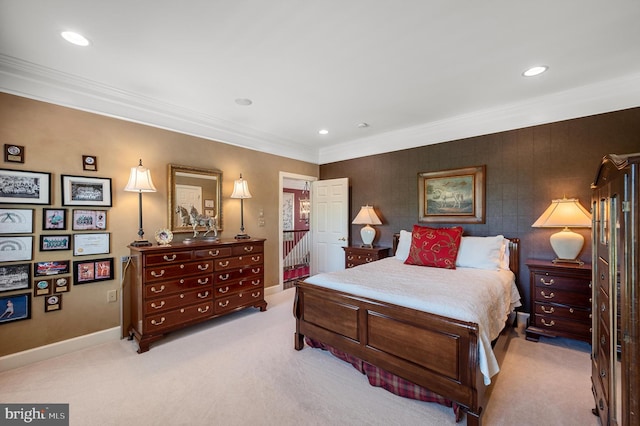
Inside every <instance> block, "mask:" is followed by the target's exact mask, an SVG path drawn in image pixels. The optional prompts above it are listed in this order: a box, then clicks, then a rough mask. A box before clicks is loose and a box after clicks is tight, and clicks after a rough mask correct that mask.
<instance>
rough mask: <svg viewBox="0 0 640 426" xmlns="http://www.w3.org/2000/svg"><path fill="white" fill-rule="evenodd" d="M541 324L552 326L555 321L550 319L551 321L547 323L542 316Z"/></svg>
mask: <svg viewBox="0 0 640 426" xmlns="http://www.w3.org/2000/svg"><path fill="white" fill-rule="evenodd" d="M542 324H544V325H546V326H547V327H553V326H554V325H556V323H555V322H554V321H553V320H551V322H550V323H549V324H547V322H546V321H545V320H544V318H542Z"/></svg>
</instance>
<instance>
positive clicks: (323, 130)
mask: <svg viewBox="0 0 640 426" xmlns="http://www.w3.org/2000/svg"><path fill="white" fill-rule="evenodd" d="M318 133H320V134H321V135H326V134H328V133H329V131H328V130H327V129H322V130H318Z"/></svg>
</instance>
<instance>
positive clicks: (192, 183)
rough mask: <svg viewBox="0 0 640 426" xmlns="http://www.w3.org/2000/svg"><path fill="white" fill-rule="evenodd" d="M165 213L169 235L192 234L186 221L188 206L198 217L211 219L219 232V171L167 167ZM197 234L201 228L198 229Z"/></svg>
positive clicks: (220, 181) (220, 197) (220, 195)
mask: <svg viewBox="0 0 640 426" xmlns="http://www.w3.org/2000/svg"><path fill="white" fill-rule="evenodd" d="M167 175H168V177H169V185H168V188H169V194H168V214H169V220H168V223H169V227H170V229H171V231H172V232H174V233H175V232H192V231H193V228H192V226H191V225H190V222H189V216H188V215H189V213H190V209H191V206H193V207H195V209H196V210H197V211H198V213H199V214H201V215H206V216H209V217H211V218H213V219H215V223H216V229H217V230H218V231H222V172H221V171H220V170H210V169H200V168H195V167H189V166H180V165H177V164H169V170H168V173H167ZM197 229H198V230H199V231H200V230H204V229H205V228H204V227H198V228H197Z"/></svg>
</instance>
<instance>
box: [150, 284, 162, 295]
mask: <svg viewBox="0 0 640 426" xmlns="http://www.w3.org/2000/svg"><path fill="white" fill-rule="evenodd" d="M151 291H152V292H154V293H162V292H163V291H164V285H161V286H160V289H159V290H156V288H155V287H151Z"/></svg>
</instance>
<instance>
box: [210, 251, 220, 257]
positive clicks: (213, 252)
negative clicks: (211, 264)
mask: <svg viewBox="0 0 640 426" xmlns="http://www.w3.org/2000/svg"><path fill="white" fill-rule="evenodd" d="M219 254H220V250H216V251H212V250H209V256H217V255H219Z"/></svg>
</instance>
